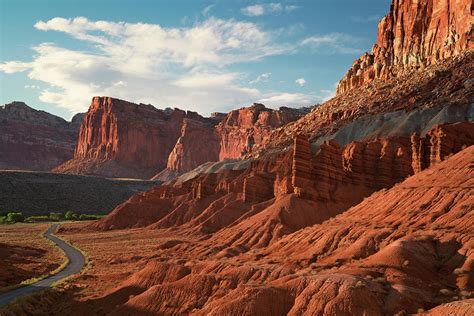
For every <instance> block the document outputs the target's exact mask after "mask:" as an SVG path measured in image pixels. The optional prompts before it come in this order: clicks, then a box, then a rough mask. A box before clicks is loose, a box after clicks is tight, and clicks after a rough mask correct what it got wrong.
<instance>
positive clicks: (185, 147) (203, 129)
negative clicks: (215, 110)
mask: <svg viewBox="0 0 474 316" xmlns="http://www.w3.org/2000/svg"><path fill="white" fill-rule="evenodd" d="M214 126H215V123H213V121H212V120H205V119H201V120H193V119H185V120H184V123H183V126H182V128H181V134H180V136H179V138H178V141H177V142H176V144H175V146H174V148H173V150H172V152H171V154H170V155H169V157H168V165H167V169H169V170H173V171H176V172H180V173H181V172H186V171H190V170H192V169H194V168H196V167H197V166H199V165H201V164H203V163H206V162H208V161H217V160H219V150H220V144H219V136H218V135H217V133H216V130H215V127H214Z"/></svg>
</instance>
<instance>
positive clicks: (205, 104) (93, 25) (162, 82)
mask: <svg viewBox="0 0 474 316" xmlns="http://www.w3.org/2000/svg"><path fill="white" fill-rule="evenodd" d="M35 28H37V29H39V30H42V31H57V32H63V33H66V34H68V35H70V36H72V37H74V38H76V39H77V40H79V41H82V42H85V43H88V44H90V47H91V49H90V50H88V51H79V50H72V49H66V48H62V47H59V46H57V45H56V44H54V43H43V44H40V45H37V46H35V47H34V48H33V50H34V53H35V54H34V57H33V60H32V61H29V62H22V61H7V62H4V63H0V71H3V72H5V73H17V72H22V71H26V72H27V75H28V77H29V78H30V79H34V80H39V81H43V82H45V83H47V84H48V85H49V87H48V88H45V89H43V90H41V91H40V100H41V101H43V102H47V103H53V104H56V105H58V106H60V107H64V108H67V109H69V110H70V111H71V112H72V113H73V112H77V111H84V110H85V109H87V106H88V103H89V102H90V98H91V97H92V96H94V95H111V96H114V97H118V98H123V99H127V100H130V101H134V102H144V103H152V104H155V105H157V106H159V107H164V106H181V107H185V108H186V109H191V110H195V111H199V112H201V113H204V114H207V113H209V112H211V111H212V110H213V109H214V108H217V107H219V106H220V105H222V104H232V105H233V106H239V105H245V104H248V103H250V102H252V101H254V100H256V99H258V98H260V97H261V93H260V91H258V90H257V89H254V88H248V87H245V86H243V85H242V82H243V81H244V80H245V76H242V75H241V74H238V73H234V72H229V71H228V70H227V68H228V66H229V65H232V64H235V63H242V62H249V61H255V60H259V59H262V58H264V57H266V56H271V55H278V54H283V53H287V52H289V51H291V48H289V47H288V46H285V45H281V44H276V43H275V41H274V39H273V38H272V34H271V33H269V32H265V31H263V30H262V29H260V27H258V26H257V25H256V24H254V23H249V22H241V21H236V20H221V19H216V18H208V19H206V20H205V21H202V22H200V23H197V24H195V25H193V26H192V27H188V28H164V27H162V26H160V25H158V24H145V23H125V22H109V21H90V20H88V19H87V18H84V17H78V18H74V19H64V18H58V17H57V18H53V19H51V20H48V21H39V22H38V23H36V24H35ZM262 79H264V77H262Z"/></svg>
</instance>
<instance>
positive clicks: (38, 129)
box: [0, 102, 83, 171]
mask: <svg viewBox="0 0 474 316" xmlns="http://www.w3.org/2000/svg"><path fill="white" fill-rule="evenodd" d="M82 119H83V114H77V115H76V116H74V117H73V119H72V121H71V122H67V121H65V120H64V119H62V118H60V117H57V116H55V115H52V114H49V113H47V112H44V111H37V110H34V109H32V108H31V107H29V106H28V105H26V104H25V103H23V102H12V103H10V104H5V105H4V106H1V107H0V169H19V170H37V171H45V170H50V169H51V168H53V167H55V166H57V165H59V164H61V163H63V162H64V161H67V160H69V159H71V158H72V157H73V154H74V147H75V144H76V139H77V135H78V133H79V125H80V124H81V121H82Z"/></svg>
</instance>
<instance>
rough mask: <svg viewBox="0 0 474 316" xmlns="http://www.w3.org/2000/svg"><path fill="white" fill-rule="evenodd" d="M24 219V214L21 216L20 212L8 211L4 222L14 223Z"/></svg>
mask: <svg viewBox="0 0 474 316" xmlns="http://www.w3.org/2000/svg"><path fill="white" fill-rule="evenodd" d="M24 221H25V216H23V214H22V213H20V212H18V213H8V214H7V218H6V222H7V223H8V224H14V223H23V222H24Z"/></svg>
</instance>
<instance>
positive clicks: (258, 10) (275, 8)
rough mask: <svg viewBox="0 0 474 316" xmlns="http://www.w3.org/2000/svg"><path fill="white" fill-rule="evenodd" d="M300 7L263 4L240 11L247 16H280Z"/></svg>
mask: <svg viewBox="0 0 474 316" xmlns="http://www.w3.org/2000/svg"><path fill="white" fill-rule="evenodd" d="M298 8H299V7H298V6H295V5H283V4H281V3H274V2H272V3H262V4H255V5H251V6H248V7H245V8H242V9H241V10H240V11H241V12H242V13H243V14H245V15H247V16H261V15H265V14H280V13H287V12H291V11H294V10H296V9H298Z"/></svg>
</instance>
